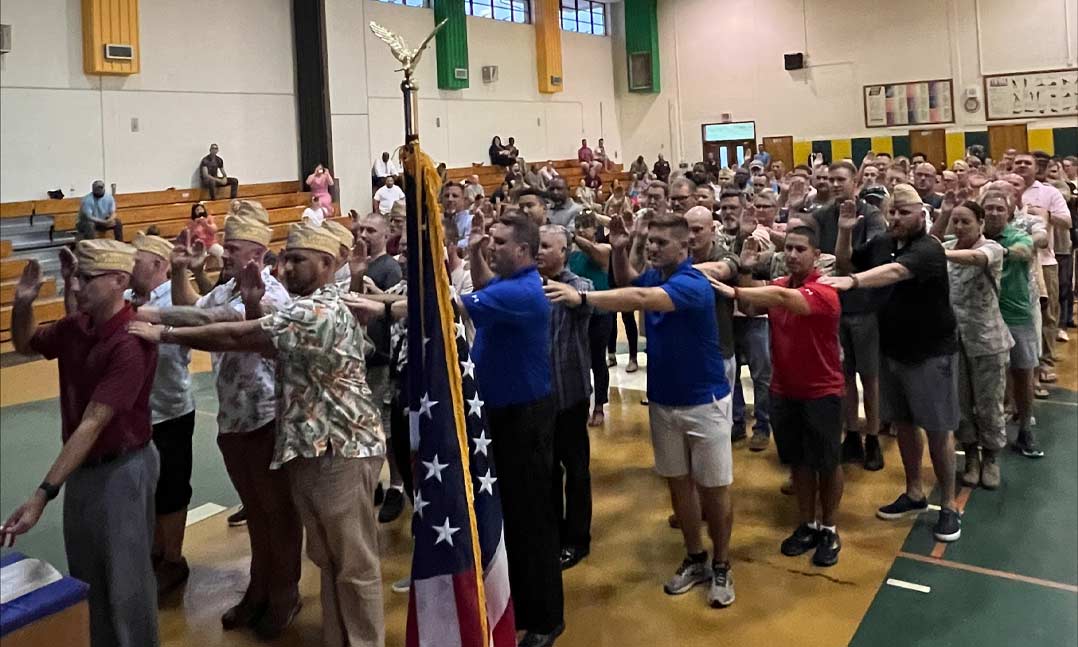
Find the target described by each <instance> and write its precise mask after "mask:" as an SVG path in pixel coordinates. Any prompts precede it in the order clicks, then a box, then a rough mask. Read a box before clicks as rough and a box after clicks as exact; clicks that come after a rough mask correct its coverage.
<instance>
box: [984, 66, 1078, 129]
mask: <svg viewBox="0 0 1078 647" xmlns="http://www.w3.org/2000/svg"><path fill="white" fill-rule="evenodd" d="M1076 115H1078V68H1075V69H1064V70H1043V71H1041V72H1016V73H1014V74H986V75H985V77H984V118H985V119H986V120H988V121H997V120H1000V119H1043V118H1051V117H1068V116H1076Z"/></svg>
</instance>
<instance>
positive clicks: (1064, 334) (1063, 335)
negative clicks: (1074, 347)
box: [1056, 329, 1071, 341]
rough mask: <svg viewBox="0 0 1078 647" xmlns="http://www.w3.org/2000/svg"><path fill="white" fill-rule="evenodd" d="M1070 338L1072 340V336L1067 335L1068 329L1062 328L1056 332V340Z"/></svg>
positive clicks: (1067, 339)
mask: <svg viewBox="0 0 1078 647" xmlns="http://www.w3.org/2000/svg"><path fill="white" fill-rule="evenodd" d="M1070 340H1071V338H1070V337H1068V336H1067V331H1066V330H1062V329H1060V331H1059V332H1057V333H1056V341H1070Z"/></svg>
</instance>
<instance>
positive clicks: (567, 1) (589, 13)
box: [561, 0, 607, 36]
mask: <svg viewBox="0 0 1078 647" xmlns="http://www.w3.org/2000/svg"><path fill="white" fill-rule="evenodd" d="M561 28H562V29H564V30H565V31H575V32H577V33H580V34H594V35H596V36H606V33H607V32H606V5H604V4H603V3H602V2H595V0H561Z"/></svg>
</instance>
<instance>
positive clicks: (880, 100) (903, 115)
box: [864, 79, 954, 128]
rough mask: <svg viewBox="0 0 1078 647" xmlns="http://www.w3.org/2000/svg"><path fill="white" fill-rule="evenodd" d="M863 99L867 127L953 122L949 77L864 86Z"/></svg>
mask: <svg viewBox="0 0 1078 647" xmlns="http://www.w3.org/2000/svg"><path fill="white" fill-rule="evenodd" d="M864 101H865V127H866V128H888V127H894V126H924V125H928V124H949V123H953V122H954V84H953V82H952V80H951V79H933V80H930V81H907V82H904V83H883V84H878V85H866V86H864Z"/></svg>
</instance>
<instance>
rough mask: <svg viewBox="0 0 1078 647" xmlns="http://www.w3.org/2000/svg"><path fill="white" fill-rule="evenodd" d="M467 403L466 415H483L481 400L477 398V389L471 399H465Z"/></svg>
mask: <svg viewBox="0 0 1078 647" xmlns="http://www.w3.org/2000/svg"><path fill="white" fill-rule="evenodd" d="M466 402H467V403H468V415H469V416H473V415H474V416H475V417H476V418H482V417H483V401H482V400H480V399H479V391H476V392H475V395H473V396H472V399H471V400H466Z"/></svg>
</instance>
